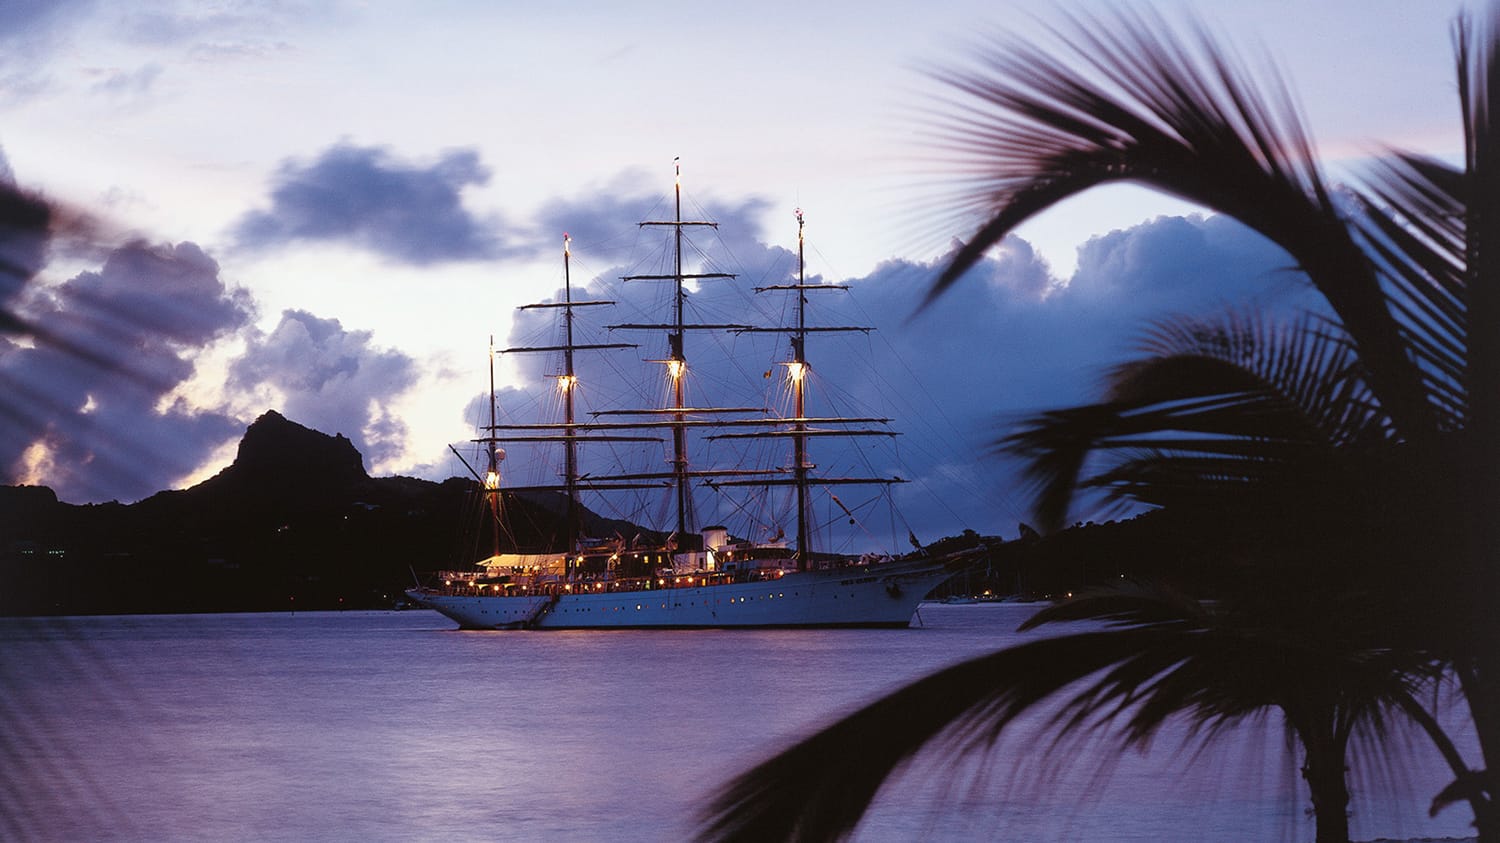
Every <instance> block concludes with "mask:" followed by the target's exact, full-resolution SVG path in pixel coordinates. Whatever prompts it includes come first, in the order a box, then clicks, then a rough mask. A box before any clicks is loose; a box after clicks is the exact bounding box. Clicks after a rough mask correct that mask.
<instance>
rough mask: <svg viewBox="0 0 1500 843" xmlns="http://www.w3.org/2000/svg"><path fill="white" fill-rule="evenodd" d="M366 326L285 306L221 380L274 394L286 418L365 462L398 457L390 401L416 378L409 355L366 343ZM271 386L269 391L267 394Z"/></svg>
mask: <svg viewBox="0 0 1500 843" xmlns="http://www.w3.org/2000/svg"><path fill="white" fill-rule="evenodd" d="M371 340H372V335H371V333H370V332H369V331H349V330H345V329H344V327H343V325H342V324H340V322H339V320H337V319H322V318H319V317H317V316H314V315H312V314H310V313H307V312H305V311H301V310H288V311H285V312H283V313H282V314H281V321H280V323H278V324H277V326H276V328H275V329H274V330H272V331H271V333H269V334H264V335H257V336H253V337H252V338H251V339H250V342H249V345H248V347H247V348H246V350H245V353H244V355H243V356H241V357H240V358H239V359H238V360H236V361H235V362H234V363H233V364H231V366H230V372H229V385H230V387H232V388H235V389H240V390H245V391H248V392H252V393H266V398H265V400H266V402H268V403H276V401H277V399H278V398H279V400H280V406H281V410H282V412H283V414H284V415H286V416H287V417H288V418H291V419H295V420H296V421H297V422H298V423H299V424H303V425H307V426H308V427H312V428H314V429H317V430H321V431H324V432H327V433H342V434H344V435H346V436H348V437H349V438H350V440H352V441H353V442H354V445H355V447H356V448H358V449H359V451H360V453H361V454H363V455H364V457H365V464H366V466H367V467H369V466H373V465H378V464H380V463H382V462H384V461H387V460H391V459H395V458H397V457H400V456H401V455H402V453H403V452H404V450H405V447H406V434H407V429H406V426H405V424H404V423H403V422H401V420H400V419H399V418H397V417H396V416H395V415H393V414H392V412H391V410H390V403H391V401H393V400H394V399H396V398H398V397H400V396H401V395H402V394H403V393H405V392H406V391H407V390H409V389H411V387H412V386H413V385H414V384H415V383H416V381H417V374H418V373H417V368H416V364H415V361H413V360H412V358H410V357H408V356H407V355H405V354H403V353H401V352H399V351H394V350H391V349H383V348H378V347H376V346H374V345H373V344H372V342H371ZM272 392H274V395H273V394H270V393H272Z"/></svg>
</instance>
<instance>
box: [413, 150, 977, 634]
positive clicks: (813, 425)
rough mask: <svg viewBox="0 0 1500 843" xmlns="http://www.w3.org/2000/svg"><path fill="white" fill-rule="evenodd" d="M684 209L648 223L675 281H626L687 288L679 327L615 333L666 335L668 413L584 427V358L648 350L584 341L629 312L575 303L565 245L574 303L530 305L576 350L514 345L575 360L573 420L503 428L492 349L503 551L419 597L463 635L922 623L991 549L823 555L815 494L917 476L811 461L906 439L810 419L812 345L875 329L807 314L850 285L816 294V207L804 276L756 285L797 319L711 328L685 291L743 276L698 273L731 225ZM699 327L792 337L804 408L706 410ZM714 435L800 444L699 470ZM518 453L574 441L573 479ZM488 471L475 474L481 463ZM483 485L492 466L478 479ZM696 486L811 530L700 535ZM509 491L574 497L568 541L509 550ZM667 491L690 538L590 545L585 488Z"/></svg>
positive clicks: (597, 416) (791, 358)
mask: <svg viewBox="0 0 1500 843" xmlns="http://www.w3.org/2000/svg"><path fill="white" fill-rule="evenodd" d="M674 202H675V213H674V215H673V219H671V220H666V221H648V222H643V223H641V225H642V226H643V227H659V228H665V229H667V230H668V231H669V233H670V236H671V240H672V248H671V265H670V267H669V271H666V272H662V273H660V274H650V275H632V276H626V277H625V279H624V280H626V281H642V282H653V283H665V284H667V285H670V287H669V289H670V290H671V291H672V299H671V302H672V303H671V314H670V321H667V322H658V323H629V324H621V325H613V326H610V327H611V328H612V329H618V330H625V331H653V332H656V331H664V332H666V339H667V354H666V356H665V357H664V358H663V359H660V360H654V361H648V362H653V363H657V364H660V365H662V366H663V367H664V368H665V370H666V375H667V384H668V388H667V396H668V400H667V401H664V402H663V403H664V404H665V406H661V407H657V408H646V409H635V408H631V409H626V408H619V409H613V410H607V411H602V412H597V413H594V414H593V415H592V420H591V421H579V420H578V418H577V415H576V407H575V396H576V394H577V390H578V386H579V380H578V371H577V368H576V367H575V355H577V354H579V353H583V352H590V353H591V352H604V351H609V350H615V349H624V348H634V347H635V345H633V344H630V343H580V342H576V341H575V338H574V319H575V316H576V315H577V311H579V310H580V309H583V308H591V307H602V306H608V305H612V304H614V303H613V302H607V301H574V300H573V289H572V284H571V280H570V271H571V269H570V264H571V249H570V246H569V241H568V239H567V237H566V235H565V236H564V248H563V268H564V271H563V277H564V286H563V294H562V296H561V301H556V302H547V303H542V304H536V305H528V306H527V307H526V308H523V309H532V308H536V309H550V310H553V311H555V312H556V313H557V314H558V315H559V317H560V323H561V325H560V327H561V332H560V334H561V337H562V340H561V342H559V343H558V344H556V345H541V346H531V347H520V348H510V349H506V350H505V351H506V353H513V354H535V353H545V354H552V355H557V356H559V357H560V368H559V373H558V374H557V375H556V376H555V377H556V388H557V392H558V394H559V396H560V398H561V402H560V403H561V409H562V420H561V421H556V422H539V423H532V424H501V423H499V422H498V421H497V418H496V414H495V409H494V407H495V405H494V400H493V395H494V388H493V379H494V374H493V372H494V363H493V360H494V358H493V353H492V355H491V405H490V407H491V409H490V423H489V425H487V431H488V433H487V435H486V436H483V437H481V438H480V439H479V440H477V441H478V442H481V443H483V444H485V445H486V453H487V460H488V465H487V466H486V470H485V471H484V472H483V476H482V477H481V478H480V479H481V482H482V485H483V489H484V494H485V500H486V503H487V509H488V513H487V520H488V522H489V525H490V531H491V534H492V536H491V538H492V553H491V554H490V555H489V557H488V558H485V559H483V560H481V561H480V562H478V563H477V564H476V565H475V566H474V567H473V568H472V569H470V570H467V571H449V572H443V573H441V574H439V575H437V578H436V579H435V580H434V581H433V582H432V584H430V585H426V586H420V587H417V588H414V589H411V590H409V591H408V592H407V595H408V596H409V597H410V598H411V599H412V600H413V601H415V602H416V603H418V604H419V605H422V606H425V607H427V608H430V609H435V610H436V611H438V612H441V613H442V614H444V615H446V616H447V617H449V618H451V619H453V620H454V621H456V622H457V623H458V624H459V626H460V627H463V628H476V629H496V628H540V629H552V628H593V627H634V628H641V627H774V626H896V627H904V626H907V625H909V623H910V621H911V618H912V614H913V612H914V610H915V608H916V605H917V604H918V603H919V602H920V601H921V600H922V599H923V598H924V597H925V596H926V595H927V594H928V593H929V592H931V591H932V589H933V588H935V587H936V586H937V585H938V584H940V583H941V582H942V581H944V580H945V579H947V578H949V577H950V576H952V575H953V573H955V572H956V571H958V570H960V569H962V568H963V567H964V566H965V565H966V564H968V562H969V560H970V559H971V558H972V557H973V556H974V555H975V554H976V553H977V552H978V551H977V549H975V550H968V551H962V552H959V553H954V554H947V555H944V556H940V557H935V556H931V555H928V554H927V553H925V552H924V551H923V550H922V549H921V547H920V545H917V542H916V540H915V537H914V536H913V537H911V540H912V544H913V545H916V550H915V552H911V553H907V554H905V555H902V556H899V557H897V556H884V555H883V556H872V555H870V554H863V555H859V556H853V555H837V554H828V553H823V554H819V553H815V552H814V551H813V550H812V544H813V542H812V533H813V529H814V528H813V516H812V510H811V506H812V503H811V497H812V495H813V494H814V492H815V491H819V490H821V491H823V492H826V493H827V494H829V495H830V496H831V497H832V500H833V501H834V502H835V503H836V504H837V506H838V507H839V508H840V509H842V510H844V512H845V513H847V514H849V516H850V519H851V521H852V520H853V514H852V513H849V512H848V509H847V507H845V505H844V503H843V502H842V501H839V500H838V498H837V497H836V496H834V495H833V493H832V489H833V488H834V487H843V486H884V487H888V486H890V485H892V484H896V483H902V482H904V481H903V480H902V479H901V478H899V477H875V476H822V475H820V474H818V473H816V471H815V469H816V466H815V465H814V464H813V463H812V461H811V460H810V457H809V451H810V447H809V446H810V443H811V442H813V441H814V440H819V439H822V438H824V437H880V436H893V435H894V432H893V431H891V430H889V429H887V428H886V427H885V426H884V425H885V424H886V423H887V421H888V419H884V418H876V417H852V418H851V417H842V416H837V415H828V416H817V417H814V416H809V415H807V404H806V398H807V391H806V390H807V381H808V377H807V375H808V374H809V372H810V366H809V363H808V359H807V356H806V351H807V340H808V337H809V336H810V335H813V334H817V333H825V332H847V331H868V330H869V329H868V328H863V327H855V326H813V325H809V324H808V320H807V310H808V308H807V304H808V299H809V297H810V295H811V294H820V293H825V292H830V291H840V290H846V289H847V287H844V286H841V285H829V284H808V283H807V280H806V274H805V272H806V270H805V266H806V262H805V259H804V255H805V247H804V242H803V219H802V213H801V211H800V210H799V211H798V212H797V228H798V266H797V272H796V276H795V277H794V278H792V279H790V280H789V281H788V283H784V284H776V285H771V286H766V287H759V288H756V292H757V293H758V294H760V293H773V294H774V293H781V294H789V295H790V296H791V300H792V302H793V307H792V308H791V313H792V314H794V316H793V318H792V319H790V320H788V321H789V322H790V323H791V324H788V325H785V326H777V327H760V326H753V325H744V324H708V323H701V322H689V321H687V320H686V318H685V308H684V303H685V301H686V296H687V293H686V290H685V289H684V284H685V283H698V282H702V281H706V280H710V279H723V278H732V277H733V276H732V275H731V274H729V273H722V272H685V271H684V270H683V248H684V234H685V231H686V230H688V229H690V228H693V227H699V226H708V227H716V225H717V224H716V223H712V222H705V221H696V220H684V219H683V218H682V188H681V182H680V179H679V181H678V183H677V185H676V186H675V187H674ZM693 331H716V332H731V333H737V334H756V333H773V334H781V335H785V336H786V338H787V340H788V345H789V355H788V359H786V360H783V361H781V363H780V365H781V366H783V367H784V371H785V385H786V386H787V387H788V388H789V392H790V397H791V406H790V408H789V413H787V414H783V415H779V416H773V415H770V414H768V413H767V412H766V411H765V410H764V408H752V407H710V406H693V405H691V404H689V403H688V400H687V394H686V387H685V383H684V382H685V377H684V376H685V374H686V372H687V368H688V364H687V356H686V353H685V349H686V345H687V344H686V343H685V342H684V338H685V337H686V336H688V334H689V332H693ZM699 434H702V437H701V438H702V439H704V440H705V441H713V440H754V439H760V440H777V441H782V442H788V443H789V445H790V448H789V450H790V458H791V462H790V465H789V466H783V467H775V468H766V469H760V468H740V467H734V468H709V469H700V468H694V467H692V465H691V464H690V462H689V458H688V449H689V443H690V441H691V439H692V438H693V437H694V436H695V435H699ZM668 435H669V436H670V440H671V444H670V451H669V457H668V463H669V464H668V466H667V470H666V471H629V470H626V469H624V468H623V467H617V468H619V470H616V471H613V472H612V473H609V474H601V473H596V472H587V473H584V472H581V471H580V468H579V465H580V463H579V456H580V448H583V447H588V446H593V445H596V444H598V443H625V442H642V441H648V442H649V441H661V439H662V437H664V436H668ZM502 443H504V444H512V445H513V446H514V444H515V443H526V444H527V445H528V446H530V445H535V444H537V443H553V444H555V445H560V446H561V451H562V455H561V456H562V465H561V468H560V472H559V474H560V478H561V481H562V482H561V483H557V484H548V485H532V486H502V483H501V472H500V468H501V464H502V460H503V459H504V458H505V451H504V449H503V448H502V447H501V445H502ZM471 470H473V469H471ZM474 473H475V475H476V477H480V473H479V472H478V471H474ZM694 483H701V484H702V485H703V486H706V487H708V488H712V489H716V490H720V491H724V490H730V489H737V488H742V487H759V488H772V487H785V488H786V489H789V490H790V491H791V493H792V495H793V496H794V501H795V502H794V504H793V512H794V521H795V530H796V536H795V540H794V543H793V544H790V545H789V544H788V543H787V542H786V541H785V534H784V531H783V530H781V529H778V530H777V532H776V534H775V535H773V536H771V537H770V538H769V539H767V540H763V541H753V540H747V539H737V538H734V537H732V536H731V535H730V534H729V531H728V530H727V529H726V528H724V527H722V526H708V527H704V528H702V529H701V530H700V529H694V525H693V519H694V511H693V510H694V500H693V492H692V490H693V488H694V485H693V484H694ZM502 488H503V489H504V491H506V492H509V493H512V494H514V493H527V492H531V493H542V492H550V493H553V494H559V493H560V495H561V499H562V501H563V502H564V503H563V510H564V511H563V512H562V513H561V516H562V521H563V524H564V538H563V540H562V541H561V542H559V546H558V547H556V548H554V549H551V550H549V551H547V552H540V553H520V552H502V551H501V550H500V546H501V535H500V534H501V525H502V524H503V523H504V514H505V513H504V512H503V509H504V507H502V505H501V502H502V499H503V498H502ZM650 488H659V489H661V490H663V491H666V492H669V493H670V494H671V496H672V499H673V506H672V508H673V509H675V519H674V529H672V530H671V532H669V533H668V534H667V535H666V536H665V537H664V538H661V539H659V540H650V539H646V540H643V539H642V535H641V534H634V535H632V537H631V538H629V539H627V538H625V536H624V535H623V533H619V532H617V533H616V534H615V535H614V536H613V537H611V538H609V539H606V540H597V539H588V538H586V537H585V536H584V530H583V524H584V515H585V508H584V507H583V505H582V503H581V501H580V494H581V493H582V492H584V491H588V492H590V493H594V492H603V493H608V492H620V491H624V490H632V489H634V490H639V489H650Z"/></svg>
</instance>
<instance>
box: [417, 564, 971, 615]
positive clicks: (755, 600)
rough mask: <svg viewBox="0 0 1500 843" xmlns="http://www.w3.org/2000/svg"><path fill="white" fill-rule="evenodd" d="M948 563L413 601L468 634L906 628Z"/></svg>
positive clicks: (430, 596) (437, 594)
mask: <svg viewBox="0 0 1500 843" xmlns="http://www.w3.org/2000/svg"><path fill="white" fill-rule="evenodd" d="M952 574H953V570H952V569H951V568H950V567H949V566H948V565H947V564H945V563H944V562H942V561H926V560H914V561H900V562H888V563H879V564H875V565H870V566H857V567H848V568H841V569H834V570H824V571H804V572H796V573H789V574H786V575H784V576H781V577H777V578H774V579H765V580H758V581H752V582H739V583H725V584H718V585H711V586H697V587H694V586H686V587H679V588H657V589H646V590H639V591H616V592H609V591H602V592H593V593H562V594H558V595H556V596H549V595H536V596H524V595H523V596H502V595H461V594H450V593H444V592H443V591H441V590H433V589H420V588H419V589H412V590H410V591H408V592H407V596H408V597H410V598H411V599H412V600H413V601H415V602H416V603H418V604H419V605H421V606H424V607H426V608H428V609H433V610H435V611H438V612H441V613H442V614H443V615H445V616H447V617H448V618H451V619H452V620H454V621H455V622H457V623H458V625H459V627H460V628H461V629H517V628H528V629H643V628H650V629H692V628H705V627H725V628H736V627H738V628H753V627H816V626H821V627H906V626H910V624H911V619H912V614H913V613H914V612H915V611H916V608H917V604H918V603H920V602H921V601H922V599H923V598H924V597H926V596H927V595H928V594H929V593H930V592H931V591H932V590H933V589H934V588H936V587H937V586H938V585H939V584H941V583H942V582H943V581H944V580H946V579H948V578H949V577H950V576H952Z"/></svg>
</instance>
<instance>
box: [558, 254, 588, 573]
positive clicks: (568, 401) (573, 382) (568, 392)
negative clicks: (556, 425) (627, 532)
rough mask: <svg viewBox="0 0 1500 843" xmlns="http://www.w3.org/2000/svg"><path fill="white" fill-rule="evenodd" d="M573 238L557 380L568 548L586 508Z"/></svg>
mask: <svg viewBox="0 0 1500 843" xmlns="http://www.w3.org/2000/svg"><path fill="white" fill-rule="evenodd" d="M572 243H573V238H571V237H569V236H568V233H567V232H563V326H564V339H563V373H562V375H561V376H560V377H559V378H558V380H557V388H558V390H559V391H561V392H562V396H563V423H564V424H566V425H567V427H566V428H564V432H563V435H564V436H565V437H567V441H566V442H565V443H564V451H563V482H564V484H565V485H566V486H567V488H566V489H565V490H564V492H565V494H566V495H567V497H568V501H567V507H568V511H567V534H568V548H569V549H570V550H577V549H578V540H579V537H580V536H581V535H583V508H582V504H580V503H579V501H578V430H577V429H576V428H575V427H574V424H575V422H576V419H575V418H574V416H573V387H575V386H577V384H578V375H577V373H576V372H574V370H573V276H572V258H573V250H572V248H571V247H572Z"/></svg>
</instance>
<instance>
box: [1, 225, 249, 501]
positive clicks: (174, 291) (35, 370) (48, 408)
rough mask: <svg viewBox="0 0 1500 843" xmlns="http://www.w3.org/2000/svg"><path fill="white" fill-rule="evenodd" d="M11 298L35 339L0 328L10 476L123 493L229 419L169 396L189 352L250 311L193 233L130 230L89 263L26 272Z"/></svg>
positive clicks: (154, 484)
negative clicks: (43, 277) (155, 237)
mask: <svg viewBox="0 0 1500 843" xmlns="http://www.w3.org/2000/svg"><path fill="white" fill-rule="evenodd" d="M7 239H8V238H7ZM15 309H16V312H17V313H18V314H19V315H21V316H22V317H23V318H25V319H26V320H27V321H28V323H29V324H30V325H31V326H33V328H34V332H33V334H34V336H35V337H36V338H37V339H36V340H35V341H33V342H29V343H27V342H20V341H14V340H9V339H0V382H3V384H4V386H5V392H6V396H7V397H6V400H5V402H4V404H3V407H0V408H3V410H4V412H3V413H0V466H4V467H5V469H4V470H5V474H6V480H7V481H8V482H20V481H26V482H45V483H46V484H47V485H49V486H52V487H53V489H55V490H56V491H57V492H58V494H59V495H60V496H62V497H63V499H65V500H106V499H111V498H114V499H120V500H134V499H137V498H139V497H142V496H144V495H147V494H149V493H152V492H155V491H158V490H160V489H162V488H165V487H166V486H167V485H169V483H170V482H171V481H172V480H174V479H176V478H177V477H180V476H182V475H184V474H186V473H187V472H189V471H191V470H192V469H194V468H196V467H197V466H198V464H199V463H201V462H202V460H203V459H204V458H206V456H207V455H208V454H209V453H210V452H212V451H213V450H214V449H215V448H217V447H219V446H220V445H222V444H223V443H224V442H225V441H226V440H227V439H228V438H230V437H231V436H232V435H233V434H234V433H235V432H236V431H237V430H238V429H239V428H240V424H239V422H237V421H236V420H234V419H232V418H230V417H228V416H227V415H224V414H222V413H219V412H215V411H200V410H195V409H192V408H189V407H188V406H187V405H186V404H185V403H184V402H182V401H180V400H173V399H172V398H171V397H170V396H171V394H172V392H173V390H174V389H175V388H176V387H177V386H179V385H180V384H182V383H183V382H184V381H186V380H187V379H188V378H190V377H191V376H192V375H193V373H194V362H193V359H194V356H195V355H196V353H197V352H199V351H200V350H201V349H203V348H204V347H205V346H207V345H209V344H210V343H213V342H214V341H216V340H218V339H220V338H222V337H224V336H226V335H228V334H230V333H232V332H234V331H235V330H238V329H239V328H241V327H243V326H244V325H246V324H248V322H249V320H250V318H251V316H252V313H253V306H252V304H251V302H250V300H249V297H248V294H247V293H245V292H244V291H243V290H237V289H230V288H228V287H227V286H226V285H225V284H224V282H223V281H222V280H221V279H220V277H219V267H218V264H217V263H215V262H214V261H213V260H212V259H211V258H209V257H208V255H206V254H205V253H204V252H203V251H202V250H201V249H200V248H199V247H198V246H196V245H194V244H192V243H180V244H177V245H175V246H172V245H162V246H151V245H149V244H146V243H141V242H135V243H129V244H127V245H124V246H121V247H119V248H117V249H115V250H113V251H112V252H110V253H109V255H108V257H107V259H106V260H105V262H104V264H103V266H102V268H101V269H100V270H98V271H97V272H94V271H90V272H83V273H80V274H79V275H77V276H75V277H74V278H72V279H69V280H68V281H65V282H63V283H61V284H59V285H56V286H53V287H44V286H40V285H36V284H29V285H27V286H26V288H25V289H24V290H22V291H21V292H20V294H19V295H18V296H17V297H16V300H15Z"/></svg>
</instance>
